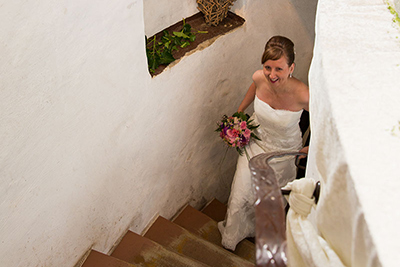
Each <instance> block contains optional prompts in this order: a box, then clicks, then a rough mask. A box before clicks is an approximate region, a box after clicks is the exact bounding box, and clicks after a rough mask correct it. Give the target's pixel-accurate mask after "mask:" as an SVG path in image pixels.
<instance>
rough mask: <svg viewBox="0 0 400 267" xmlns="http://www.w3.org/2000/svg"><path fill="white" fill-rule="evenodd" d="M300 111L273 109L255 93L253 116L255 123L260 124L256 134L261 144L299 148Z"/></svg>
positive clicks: (283, 147)
mask: <svg viewBox="0 0 400 267" xmlns="http://www.w3.org/2000/svg"><path fill="white" fill-rule="evenodd" d="M302 112H303V110H300V111H290V110H282V109H274V108H272V107H271V106H270V105H268V104H267V103H266V102H264V101H262V100H261V99H259V98H258V97H257V95H256V97H255V99H254V114H253V118H254V121H255V123H257V124H260V127H259V128H258V129H257V130H256V134H257V135H258V137H260V139H261V140H262V143H263V145H265V146H267V147H268V148H270V149H273V150H275V149H278V150H284V151H288V150H298V149H300V148H301V140H302V138H301V131H300V127H299V122H300V117H301V114H302Z"/></svg>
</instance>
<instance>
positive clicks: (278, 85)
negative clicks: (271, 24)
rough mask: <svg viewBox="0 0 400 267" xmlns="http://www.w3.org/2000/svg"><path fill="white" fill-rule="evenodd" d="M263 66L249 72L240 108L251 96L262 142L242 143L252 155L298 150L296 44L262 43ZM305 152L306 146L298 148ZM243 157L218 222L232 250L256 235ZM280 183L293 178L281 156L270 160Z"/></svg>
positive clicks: (300, 94) (300, 102)
mask: <svg viewBox="0 0 400 267" xmlns="http://www.w3.org/2000/svg"><path fill="white" fill-rule="evenodd" d="M261 63H262V66H263V68H262V69H261V70H258V71H256V72H255V73H254V74H253V83H252V84H251V86H250V88H249V89H248V91H247V93H246V95H245V97H244V99H243V101H242V103H241V104H240V106H239V108H238V111H239V112H240V111H244V110H245V109H246V108H247V107H248V106H249V105H250V104H251V103H253V101H254V114H253V115H252V119H254V124H259V125H260V127H258V128H257V129H256V130H255V133H256V135H257V136H258V137H259V138H260V139H261V140H262V141H257V140H255V141H252V142H251V143H249V145H248V146H247V147H246V149H247V152H248V154H249V155H250V157H254V156H255V155H258V154H260V153H266V152H268V153H270V152H289V151H299V150H300V149H301V148H302V137H301V131H300V127H299V121H300V117H301V114H302V112H303V110H307V111H308V100H309V94H308V87H307V85H305V84H304V83H302V82H301V81H299V80H298V79H296V78H294V77H293V76H292V73H293V70H294V66H295V65H294V44H293V42H292V41H291V40H289V39H288V38H286V37H283V36H274V37H272V38H271V39H270V40H269V41H268V42H267V44H266V46H265V50H264V53H263V55H262V59H261ZM300 151H301V152H307V151H308V147H305V148H303V149H301V150H300ZM248 164H249V162H248V159H247V157H246V156H240V157H239V159H238V162H237V166H236V173H235V176H234V178H233V183H232V188H231V195H230V197H229V201H228V211H227V214H226V217H225V220H224V221H222V222H219V223H218V228H219V230H220V232H221V235H222V245H223V246H224V247H225V248H227V249H230V250H235V248H236V245H237V244H238V243H239V242H240V241H241V240H242V239H244V238H246V237H254V235H255V232H254V230H255V214H254V206H253V204H254V200H255V196H254V195H253V190H252V187H251V175H250V170H249V167H248ZM274 164H275V165H274V170H275V174H276V176H277V178H278V181H279V185H280V186H283V185H285V184H286V183H287V182H289V181H291V180H293V179H294V178H295V177H296V167H295V164H294V160H293V159H287V158H282V159H281V160H278V161H277V162H275V163H274Z"/></svg>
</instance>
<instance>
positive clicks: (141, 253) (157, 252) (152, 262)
mask: <svg viewBox="0 0 400 267" xmlns="http://www.w3.org/2000/svg"><path fill="white" fill-rule="evenodd" d="M111 256H113V257H115V258H118V259H120V260H123V261H126V262H129V263H134V264H142V265H141V266H157V267H178V266H179V267H180V266H182V267H192V266H193V267H207V265H205V264H203V263H201V262H199V261H196V260H193V259H191V258H188V257H185V256H183V255H181V254H178V253H175V252H172V251H170V250H167V249H166V248H164V247H163V246H161V245H160V244H158V243H156V242H154V241H152V240H150V239H148V238H146V237H143V236H140V235H138V234H136V233H134V232H131V231H128V232H127V233H126V234H125V236H124V237H123V238H122V240H121V242H120V243H119V244H118V246H117V247H116V248H115V250H114V251H113V253H112V254H111Z"/></svg>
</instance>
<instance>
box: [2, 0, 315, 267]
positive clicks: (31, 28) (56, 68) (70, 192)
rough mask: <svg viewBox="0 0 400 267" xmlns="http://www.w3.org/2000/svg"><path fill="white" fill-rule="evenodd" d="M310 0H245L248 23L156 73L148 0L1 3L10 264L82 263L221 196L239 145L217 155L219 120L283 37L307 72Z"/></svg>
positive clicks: (300, 72) (239, 7) (5, 244)
mask: <svg viewBox="0 0 400 267" xmlns="http://www.w3.org/2000/svg"><path fill="white" fill-rule="evenodd" d="M310 2H316V1H305V0H304V1H287V0H282V1H279V3H277V2H276V1H272V0H270V1H265V0H252V1H246V0H239V1H237V2H236V4H235V6H234V8H233V10H234V11H235V12H237V13H240V14H241V15H242V16H244V17H245V19H246V23H245V25H244V26H243V27H242V28H240V29H238V30H236V31H235V32H233V33H231V34H228V35H225V36H223V37H221V38H219V39H218V40H217V41H216V42H215V43H213V44H212V45H211V46H210V47H208V48H206V49H204V50H202V51H198V52H196V53H194V54H192V55H190V56H189V57H185V58H183V59H182V60H181V61H180V62H178V64H176V65H175V66H174V67H172V68H169V69H167V70H165V71H164V72H163V73H162V74H161V75H159V76H157V77H155V78H151V77H150V75H149V74H148V72H147V66H146V58H145V51H144V35H145V29H146V31H147V29H150V28H153V29H156V28H157V27H159V25H155V24H156V22H154V21H153V22H149V23H150V24H152V25H149V26H148V25H145V23H144V21H147V20H145V19H144V15H143V14H146V12H147V11H145V12H144V11H143V4H144V3H143V1H142V0H129V1H127V0H122V1H118V2H111V1H105V0H99V1H66V0H63V1H57V2H55V1H51V0H43V1H40V2H37V1H35V2H34V1H22V0H15V1H5V0H0V6H1V8H0V17H1V18H2V23H1V24H0V56H1V59H2V60H1V61H0V75H1V79H0V103H1V104H0V114H1V115H0V144H1V150H0V177H1V178H0V179H1V183H0V186H1V187H0V214H1V218H0V266H24V267H26V266H74V264H75V263H77V262H78V260H79V259H80V258H81V257H82V255H83V254H84V253H85V252H86V251H87V250H88V249H89V248H94V249H96V250H99V251H101V252H105V253H108V252H109V251H110V250H111V249H112V247H113V245H114V243H115V242H116V241H117V240H118V238H120V237H121V236H122V235H123V234H124V232H125V231H126V230H127V229H131V230H133V231H135V232H137V233H140V232H141V231H142V230H143V229H144V228H145V227H146V225H147V224H148V223H149V221H150V220H151V219H152V218H153V217H154V216H156V215H157V214H161V215H163V216H165V217H167V218H170V217H171V216H172V215H173V214H175V213H176V211H177V210H178V209H179V208H181V207H182V206H183V205H184V204H185V203H187V202H189V203H191V204H192V205H194V206H195V207H197V208H199V207H200V206H202V205H204V204H205V203H206V202H207V201H209V200H210V199H211V198H213V197H217V198H219V199H220V200H222V201H225V200H226V199H227V197H228V194H229V190H228V189H229V187H230V182H231V179H232V176H233V172H234V165H235V161H236V154H235V153H234V152H233V151H230V152H228V155H227V157H226V159H225V160H224V161H223V162H222V163H221V159H222V158H223V155H224V153H225V147H224V146H223V145H222V143H221V141H220V140H219V138H218V136H217V134H216V133H215V132H213V131H214V128H215V123H216V121H217V120H218V119H220V117H221V115H222V114H229V113H233V112H234V111H235V110H236V108H237V106H238V105H239V103H240V101H241V99H242V97H243V95H244V94H245V92H246V90H247V88H248V86H249V84H250V82H251V75H252V73H253V72H254V71H255V70H256V69H257V68H259V67H260V63H259V61H260V59H259V58H260V55H261V52H262V50H263V46H264V44H265V42H266V40H267V39H268V38H269V37H270V36H272V35H274V34H282V35H286V36H288V37H290V38H292V39H293V41H294V42H295V43H296V50H297V60H296V62H297V66H298V68H297V70H296V74H297V76H299V78H301V79H302V80H303V81H306V80H307V71H308V64H309V61H310V59H311V51H312V43H313V41H312V40H313V23H314V22H313V16H314V15H313V13H314V12H315V5H316V3H310ZM171 3H172V4H174V3H181V2H180V1H171ZM187 3H188V4H187V8H183V9H184V10H194V9H193V5H192V4H190V3H189V2H187ZM172 4H171V5H172ZM174 5H175V4H174ZM145 6H147V2H146V1H145ZM164 11H165V10H164ZM171 12H172V11H171ZM185 12H186V11H185ZM195 12H197V11H195ZM188 15H189V14H182V17H183V16H188ZM166 20H167V19H166ZM168 20H170V19H168ZM179 20H180V18H179ZM153 23H154V24H153ZM157 23H159V21H157ZM167 24H168V25H166V26H169V25H170V24H173V23H172V22H170V21H168V23H167Z"/></svg>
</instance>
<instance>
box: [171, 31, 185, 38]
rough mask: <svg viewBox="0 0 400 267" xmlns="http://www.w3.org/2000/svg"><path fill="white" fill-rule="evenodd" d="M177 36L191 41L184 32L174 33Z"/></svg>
mask: <svg viewBox="0 0 400 267" xmlns="http://www.w3.org/2000/svg"><path fill="white" fill-rule="evenodd" d="M172 33H173V34H174V35H175V36H178V37H182V38H187V39H189V36H187V35H186V34H184V33H183V32H172Z"/></svg>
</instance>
